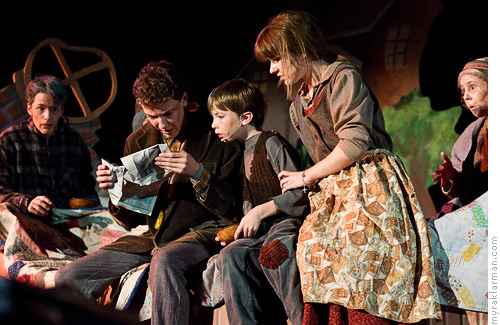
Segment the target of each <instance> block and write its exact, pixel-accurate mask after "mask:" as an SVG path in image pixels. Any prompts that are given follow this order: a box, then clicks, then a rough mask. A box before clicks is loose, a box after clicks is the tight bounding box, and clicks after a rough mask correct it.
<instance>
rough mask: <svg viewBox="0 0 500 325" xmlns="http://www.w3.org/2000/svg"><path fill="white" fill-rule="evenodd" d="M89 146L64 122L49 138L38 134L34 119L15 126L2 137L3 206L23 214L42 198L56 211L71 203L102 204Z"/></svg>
mask: <svg viewBox="0 0 500 325" xmlns="http://www.w3.org/2000/svg"><path fill="white" fill-rule="evenodd" d="M91 172H92V165H91V163H90V154H89V150H88V148H87V146H86V145H85V143H84V142H83V140H82V138H81V137H80V135H79V134H78V133H77V132H76V131H75V130H73V129H72V128H71V127H70V126H69V124H68V123H67V122H66V121H65V120H64V119H63V118H61V119H60V120H59V123H58V125H57V128H56V129H55V131H54V134H53V135H52V136H50V137H48V138H46V137H43V136H42V135H40V134H38V133H37V132H36V131H35V126H34V124H33V121H32V120H31V118H29V119H27V120H25V121H22V122H19V123H16V124H14V125H13V126H11V127H9V128H8V129H6V130H5V131H4V132H3V133H2V134H1V135H0V202H8V203H12V204H14V205H15V206H17V207H18V208H19V209H21V210H22V211H23V212H27V211H28V205H29V203H30V201H31V200H32V199H33V198H34V197H36V196H39V195H44V196H47V197H48V198H49V199H50V200H51V201H52V202H54V204H55V207H57V208H69V199H71V198H86V199H91V200H93V201H96V202H99V199H98V196H97V193H96V191H95V185H96V182H95V180H94V178H93V177H92V175H91Z"/></svg>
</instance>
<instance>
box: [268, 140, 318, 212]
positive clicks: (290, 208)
mask: <svg viewBox="0 0 500 325" xmlns="http://www.w3.org/2000/svg"><path fill="white" fill-rule="evenodd" d="M266 151H267V159H268V160H269V161H270V162H271V165H272V166H273V169H274V171H275V172H276V174H279V173H280V172H281V171H282V170H287V171H291V172H296V171H300V170H301V166H300V159H299V155H298V153H297V151H296V150H295V149H294V148H293V147H291V145H289V144H284V143H283V142H281V141H280V140H279V139H278V137H270V138H269V139H268V140H267V141H266ZM273 201H274V204H276V206H277V207H278V208H279V209H280V210H281V211H283V212H285V213H286V214H288V215H291V216H294V217H299V216H305V215H306V214H307V213H308V212H309V199H308V197H307V194H305V193H304V192H303V191H302V189H301V188H295V189H292V190H289V191H286V192H285V193H282V194H280V195H277V196H275V197H273Z"/></svg>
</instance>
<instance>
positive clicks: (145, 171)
mask: <svg viewBox="0 0 500 325" xmlns="http://www.w3.org/2000/svg"><path fill="white" fill-rule="evenodd" d="M169 151H170V149H169V148H168V145H166V144H157V145H154V146H152V147H149V148H146V149H144V150H141V151H138V152H136V153H133V154H131V155H128V156H125V157H123V158H121V162H122V163H123V166H114V165H113V164H111V163H109V162H107V161H105V160H102V163H103V164H104V165H107V166H108V168H109V169H110V170H111V171H112V174H113V180H114V181H115V182H114V185H113V187H111V188H109V189H108V193H109V198H110V200H111V202H112V203H113V204H114V205H116V206H120V207H123V208H126V209H128V210H131V211H134V212H138V213H142V214H146V215H148V216H150V215H151V213H152V212H153V207H154V205H155V203H156V198H157V195H158V191H159V189H160V186H161V184H163V182H165V181H167V180H168V179H169V178H170V176H171V174H172V172H171V171H168V170H166V169H163V168H161V167H158V166H156V165H155V158H156V157H158V155H159V154H160V153H161V152H169Z"/></svg>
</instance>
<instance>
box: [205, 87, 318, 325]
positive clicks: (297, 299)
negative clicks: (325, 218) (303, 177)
mask: <svg viewBox="0 0 500 325" xmlns="http://www.w3.org/2000/svg"><path fill="white" fill-rule="evenodd" d="M208 109H209V111H210V114H211V115H212V116H213V123H212V127H213V128H214V130H215V133H216V134H217V135H218V136H219V138H220V139H221V141H223V142H231V141H234V140H236V141H238V142H240V143H242V144H244V150H245V151H244V166H243V170H244V176H243V210H244V211H243V212H244V215H245V216H244V217H243V218H242V219H241V221H240V223H239V226H238V227H237V229H236V232H235V234H234V239H235V241H234V242H232V243H231V244H229V243H228V242H223V241H222V240H220V239H219V238H216V240H220V241H221V244H222V245H223V246H226V247H225V248H224V249H223V250H222V251H221V252H220V254H219V257H218V260H217V267H218V268H219V270H221V272H222V274H221V276H222V285H223V290H224V300H225V304H226V309H227V313H228V318H229V322H230V323H231V324H264V323H268V324H277V323H282V322H284V321H285V320H286V318H288V319H289V320H290V321H291V322H292V324H302V318H303V308H304V304H303V299H302V294H301V290H300V276H299V272H298V268H297V262H296V258H295V252H296V244H297V238H298V234H299V228H300V226H301V224H302V222H303V220H304V218H305V216H306V215H307V213H308V212H309V201H308V198H307V195H306V194H305V193H304V192H303V191H302V189H294V190H291V191H287V192H285V193H282V190H281V187H280V180H279V179H278V174H279V173H280V171H282V170H289V171H298V170H301V169H300V168H301V166H300V159H299V155H298V153H297V151H296V150H295V149H294V148H293V147H292V146H291V145H290V144H289V143H288V142H287V141H286V140H285V139H284V138H283V137H281V136H280V135H279V133H277V132H275V131H262V130H261V125H262V123H263V120H264V112H265V102H264V98H263V96H262V93H261V92H260V91H259V89H258V88H257V87H255V86H254V85H252V84H251V83H248V82H246V81H244V80H241V79H238V80H230V81H227V82H226V83H224V84H222V85H221V86H219V87H217V88H216V89H214V90H213V91H212V93H211V94H210V96H209V98H208ZM283 310H284V311H285V313H286V314H284V313H283Z"/></svg>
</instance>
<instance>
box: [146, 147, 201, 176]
mask: <svg viewBox="0 0 500 325" xmlns="http://www.w3.org/2000/svg"><path fill="white" fill-rule="evenodd" d="M155 164H156V165H157V166H159V167H161V168H163V169H167V170H170V171H172V172H174V173H176V174H181V175H184V176H188V177H192V176H193V175H194V174H195V173H196V172H197V171H198V169H199V168H200V164H199V163H198V162H197V161H196V160H194V158H193V157H192V156H191V155H190V154H188V153H187V152H185V151H175V152H162V153H160V154H159V155H158V157H156V158H155Z"/></svg>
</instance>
